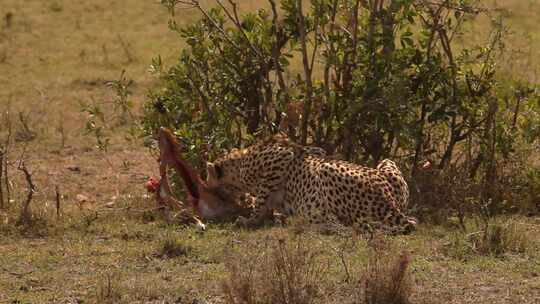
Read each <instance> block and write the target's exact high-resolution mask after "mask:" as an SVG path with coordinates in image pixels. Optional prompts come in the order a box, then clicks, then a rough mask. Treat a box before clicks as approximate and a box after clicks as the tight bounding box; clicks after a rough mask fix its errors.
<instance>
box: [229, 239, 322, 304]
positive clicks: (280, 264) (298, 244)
mask: <svg viewBox="0 0 540 304" xmlns="http://www.w3.org/2000/svg"><path fill="white" fill-rule="evenodd" d="M263 246H269V247H268V248H266V250H264V248H260V247H259V249H263V250H257V251H256V252H258V253H259V254H257V253H255V254H248V255H247V256H243V257H242V256H241V255H238V254H235V255H231V256H230V257H229V258H228V261H227V262H226V266H227V271H228V272H229V274H228V276H227V278H226V279H224V281H223V292H224V294H225V296H226V299H227V303H233V304H256V303H288V304H310V303H315V301H316V300H317V299H320V297H321V296H322V294H321V292H320V287H319V286H320V285H321V281H322V280H323V278H324V275H325V269H324V268H325V266H324V265H325V263H323V262H324V261H322V260H321V259H320V253H317V252H316V251H313V250H311V249H310V248H309V245H308V244H307V243H306V242H302V241H301V240H296V241H294V242H287V241H286V240H285V239H279V240H277V241H272V242H270V243H269V244H266V245H263Z"/></svg>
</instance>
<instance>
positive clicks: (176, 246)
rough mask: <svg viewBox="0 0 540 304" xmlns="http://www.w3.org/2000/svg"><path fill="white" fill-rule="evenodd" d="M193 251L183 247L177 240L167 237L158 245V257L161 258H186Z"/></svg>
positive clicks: (186, 246) (189, 247) (190, 248)
mask: <svg viewBox="0 0 540 304" xmlns="http://www.w3.org/2000/svg"><path fill="white" fill-rule="evenodd" d="M192 251H193V248H192V247H191V246H188V245H185V244H184V243H183V242H182V241H180V240H179V239H177V238H174V237H171V236H167V237H166V238H165V239H164V240H163V241H162V242H161V244H160V245H159V248H158V256H160V257H163V258H175V257H179V256H187V255H189V254H190V253H191V252H192Z"/></svg>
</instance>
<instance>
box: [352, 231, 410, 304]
mask: <svg viewBox="0 0 540 304" xmlns="http://www.w3.org/2000/svg"><path fill="white" fill-rule="evenodd" d="M373 243H374V245H373V246H372V251H371V253H370V256H369V259H368V263H367V266H366V268H365V272H364V286H363V290H362V291H363V292H362V294H363V299H364V303H366V304H409V303H411V302H410V298H411V294H412V292H413V280H412V278H411V273H410V271H409V269H408V267H409V265H410V263H411V257H410V254H409V253H408V252H407V251H402V252H401V253H400V252H399V251H398V250H397V248H395V246H394V247H392V246H391V245H390V244H389V243H388V242H387V241H386V240H384V239H380V238H379V239H375V240H374V242H373Z"/></svg>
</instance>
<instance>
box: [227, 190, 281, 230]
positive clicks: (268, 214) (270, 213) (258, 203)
mask: <svg viewBox="0 0 540 304" xmlns="http://www.w3.org/2000/svg"><path fill="white" fill-rule="evenodd" d="M261 188H262V187H261ZM261 188H259V189H258V190H259V191H258V193H257V195H256V200H255V210H254V211H253V214H252V215H251V216H250V217H249V218H245V217H243V216H240V217H238V220H237V224H238V225H239V226H243V227H250V228H254V227H259V226H261V225H263V224H264V222H266V221H268V220H272V219H273V218H274V210H278V211H282V210H281V209H283V208H282V205H283V200H284V198H285V187H280V188H278V189H277V190H274V191H270V190H266V189H261ZM260 193H262V194H260Z"/></svg>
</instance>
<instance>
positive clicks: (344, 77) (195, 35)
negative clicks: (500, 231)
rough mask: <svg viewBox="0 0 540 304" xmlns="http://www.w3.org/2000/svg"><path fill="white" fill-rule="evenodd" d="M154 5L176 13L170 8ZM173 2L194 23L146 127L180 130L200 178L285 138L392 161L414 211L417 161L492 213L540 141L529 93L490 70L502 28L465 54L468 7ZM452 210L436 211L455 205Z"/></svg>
mask: <svg viewBox="0 0 540 304" xmlns="http://www.w3.org/2000/svg"><path fill="white" fill-rule="evenodd" d="M162 2H163V3H164V4H165V5H166V6H167V7H168V8H169V9H170V11H171V13H173V14H174V9H175V4H177V3H178V1H175V0H168V1H165V0H164V1H162ZM182 3H183V4H182V5H186V3H191V5H192V6H193V7H194V8H196V9H198V10H199V12H200V13H201V16H202V17H201V19H200V20H198V21H197V22H194V23H191V24H188V25H185V26H183V27H180V26H178V24H176V22H175V21H174V18H173V19H171V21H170V22H169V25H170V28H171V29H172V30H173V31H175V32H177V33H178V34H179V35H180V38H181V39H182V40H183V41H184V42H185V44H186V46H185V48H184V49H183V50H182V51H181V53H180V55H179V59H178V62H177V63H176V64H175V65H174V66H172V67H171V68H170V69H168V70H166V71H165V70H163V67H162V62H161V59H159V58H158V59H155V60H154V61H153V64H152V69H153V70H154V71H156V72H157V73H158V74H159V75H160V77H161V79H162V83H161V86H160V87H159V88H157V89H156V90H154V91H153V92H151V93H150V98H149V100H148V102H147V103H146V105H145V118H144V126H145V130H146V132H147V134H152V133H153V132H155V130H156V129H157V128H158V127H160V126H167V127H169V128H171V129H173V130H175V132H176V134H177V135H178V136H179V137H181V138H182V139H183V140H184V145H185V147H186V150H187V153H186V155H187V158H188V159H189V160H190V161H192V162H193V163H194V164H196V165H197V166H202V165H203V164H204V162H203V161H204V160H206V158H213V157H216V155H218V154H220V153H222V151H223V150H228V149H230V148H232V147H241V146H244V145H246V144H249V143H251V142H253V141H254V140H255V139H256V138H257V137H258V136H259V135H260V134H268V133H275V132H278V131H283V132H286V133H287V134H288V135H289V136H290V137H292V138H293V139H295V140H296V141H298V142H299V143H302V144H309V143H312V144H315V145H317V146H320V147H323V148H325V149H326V150H328V152H330V153H336V154H340V155H341V156H343V158H345V159H347V160H350V161H357V162H361V163H365V164H371V165H373V164H375V163H377V162H378V161H379V160H381V159H382V158H387V157H391V158H394V159H396V160H398V162H400V163H401V164H402V165H403V168H404V170H406V171H409V173H410V176H411V177H412V180H411V185H413V187H412V190H413V191H412V197H413V199H414V200H416V199H418V194H419V193H422V192H423V191H428V190H430V189H431V186H429V185H428V186H426V185H423V184H422V183H421V182H420V181H419V179H418V176H419V174H420V173H419V172H421V171H422V170H419V168H421V165H422V164H423V162H424V160H430V162H431V163H432V164H433V168H434V169H438V170H439V171H441V172H443V173H444V172H446V170H450V169H451V168H454V169H455V168H457V170H458V171H460V172H462V176H463V177H464V178H465V180H469V181H471V184H474V185H478V187H475V189H476V190H475V191H474V193H472V194H471V195H472V196H474V197H475V198H477V199H478V200H482V201H487V200H488V199H491V200H492V201H493V202H494V204H492V206H494V207H493V208H495V209H497V208H500V206H501V204H502V202H504V201H505V199H506V198H505V197H503V195H502V191H500V188H498V187H499V186H501V185H502V186H505V187H506V186H508V185H506V184H504V183H503V184H501V182H502V181H505V180H507V178H506V177H507V175H508V174H513V175H514V176H515V172H514V173H512V172H511V170H508V168H510V167H511V166H512V165H513V164H514V163H515V161H516V157H515V156H516V155H517V154H516V153H517V152H518V151H525V150H526V149H528V148H530V147H532V146H531V144H533V143H535V142H536V141H537V139H538V137H539V135H540V129H539V128H538V127H537V126H538V125H539V122H540V112H539V111H538V110H539V100H540V97H539V96H540V94H539V93H540V90H539V88H538V86H535V85H533V84H530V83H527V82H526V81H523V80H522V81H517V80H515V81H514V80H509V79H507V78H508V77H503V76H504V73H502V72H501V71H500V70H499V68H498V65H497V60H498V58H500V55H501V54H502V53H503V52H504V51H505V48H504V39H503V38H504V35H505V33H506V30H507V29H506V28H505V27H504V25H503V23H502V21H501V19H494V20H493V30H492V31H491V34H490V35H489V37H485V43H484V44H482V45H477V46H467V45H466V44H465V43H464V41H463V38H462V34H463V32H464V31H465V27H464V24H467V23H468V22H469V21H470V20H471V19H474V18H475V17H476V16H477V15H478V14H482V13H484V11H482V10H480V9H478V8H477V7H475V6H474V4H475V3H476V1H457V0H456V1H453V0H452V1H445V2H444V4H443V3H441V4H437V3H435V2H433V3H432V2H429V4H428V3H427V2H423V1H413V0H400V1H391V2H390V4H388V3H387V4H384V3H386V2H383V1H375V0H374V1H352V0H312V1H310V2H309V3H310V6H309V7H302V6H303V5H304V6H305V4H302V3H303V2H302V1H295V0H282V1H280V3H276V1H273V0H269V1H268V5H267V7H266V8H264V9H259V10H257V11H255V12H249V13H245V14H240V13H239V12H238V8H237V6H236V4H234V3H233V5H224V4H222V3H223V2H220V1H216V5H215V6H214V7H212V8H205V7H203V6H201V5H200V4H199V2H198V1H182ZM231 3H232V2H231ZM229 4H230V3H229ZM383 4H384V5H383ZM278 5H280V7H278ZM524 147H525V148H524ZM518 162H521V163H523V159H521V158H520V159H518ZM454 169H452V170H454ZM517 179H519V178H517ZM517 179H515V180H517ZM439 181H441V182H440V183H439V185H440V186H441V187H443V188H444V187H446V188H448V185H447V184H446V183H442V181H443V180H442V179H441V180H439ZM514 186H515V185H510V187H511V188H512V187H514ZM457 192H460V191H457ZM512 193H514V192H512ZM516 193H517V192H516ZM452 197H453V196H452ZM453 199H454V201H453V203H452V204H450V205H448V204H443V205H442V206H443V207H451V208H455V206H456V205H460V204H462V202H463V201H464V198H462V197H457V198H453ZM456 200H457V201H456ZM428 204H435V205H437V204H436V201H431V202H428ZM439 205H440V204H439ZM439 205H437V206H438V207H439Z"/></svg>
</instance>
